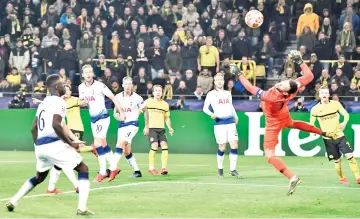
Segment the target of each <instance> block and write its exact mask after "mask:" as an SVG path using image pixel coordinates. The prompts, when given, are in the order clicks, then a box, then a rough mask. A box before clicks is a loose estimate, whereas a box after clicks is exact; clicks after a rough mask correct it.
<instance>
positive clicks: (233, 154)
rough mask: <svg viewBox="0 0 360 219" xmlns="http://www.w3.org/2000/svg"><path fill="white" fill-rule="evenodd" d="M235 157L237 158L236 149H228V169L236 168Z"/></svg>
mask: <svg viewBox="0 0 360 219" xmlns="http://www.w3.org/2000/svg"><path fill="white" fill-rule="evenodd" d="M237 159H238V149H230V153H229V160H230V171H234V170H236V164H237Z"/></svg>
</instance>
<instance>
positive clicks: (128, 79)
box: [122, 76, 133, 83]
mask: <svg viewBox="0 0 360 219" xmlns="http://www.w3.org/2000/svg"><path fill="white" fill-rule="evenodd" d="M125 81H131V82H133V79H132V78H131V77H129V76H126V77H125V78H123V80H122V83H124V82H125Z"/></svg>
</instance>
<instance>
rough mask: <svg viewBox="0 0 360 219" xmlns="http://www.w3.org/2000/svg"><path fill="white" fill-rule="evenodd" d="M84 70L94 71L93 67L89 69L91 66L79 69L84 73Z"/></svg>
mask: <svg viewBox="0 0 360 219" xmlns="http://www.w3.org/2000/svg"><path fill="white" fill-rule="evenodd" d="M85 69H91V71H92V72H93V71H94V69H93V67H91V65H84V66H83V67H82V68H81V71H82V72H84V71H85Z"/></svg>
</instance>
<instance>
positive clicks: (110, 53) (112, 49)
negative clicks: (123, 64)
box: [105, 32, 121, 59]
mask: <svg viewBox="0 0 360 219" xmlns="http://www.w3.org/2000/svg"><path fill="white" fill-rule="evenodd" d="M120 47H121V44H120V39H119V34H118V33H117V32H113V33H112V34H111V40H110V41H109V43H108V46H107V47H105V51H106V52H107V56H106V58H108V59H115V58H117V57H118V55H119V54H120V50H121V48H120Z"/></svg>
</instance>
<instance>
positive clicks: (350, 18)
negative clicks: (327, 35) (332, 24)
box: [339, 6, 360, 33]
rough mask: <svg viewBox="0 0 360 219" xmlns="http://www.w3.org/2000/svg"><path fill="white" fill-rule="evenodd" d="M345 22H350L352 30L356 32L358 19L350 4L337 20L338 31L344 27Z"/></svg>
mask: <svg viewBox="0 0 360 219" xmlns="http://www.w3.org/2000/svg"><path fill="white" fill-rule="evenodd" d="M347 22H349V23H350V25H351V26H352V27H353V30H354V32H355V33H357V31H358V29H359V24H360V19H359V16H358V15H357V13H356V12H354V9H353V7H352V6H348V7H347V8H346V11H345V12H344V14H343V15H341V17H340V22H339V31H342V30H343V28H345V24H346V23H347Z"/></svg>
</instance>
